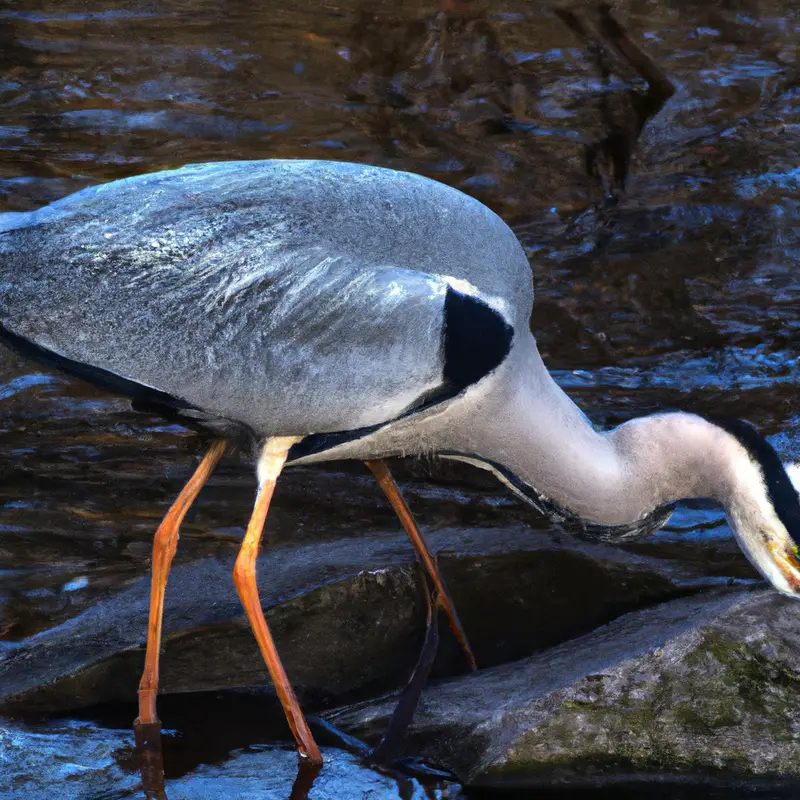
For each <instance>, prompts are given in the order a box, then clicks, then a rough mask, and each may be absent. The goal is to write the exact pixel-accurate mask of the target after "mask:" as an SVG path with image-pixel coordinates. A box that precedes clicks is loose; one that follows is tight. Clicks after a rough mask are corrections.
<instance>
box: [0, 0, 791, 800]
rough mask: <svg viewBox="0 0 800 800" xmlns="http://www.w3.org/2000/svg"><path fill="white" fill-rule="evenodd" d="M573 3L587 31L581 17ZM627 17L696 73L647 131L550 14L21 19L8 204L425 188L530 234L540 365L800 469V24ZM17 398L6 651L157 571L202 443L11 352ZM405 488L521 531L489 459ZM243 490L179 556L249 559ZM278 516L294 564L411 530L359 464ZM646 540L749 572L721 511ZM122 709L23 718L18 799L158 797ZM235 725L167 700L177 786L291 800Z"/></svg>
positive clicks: (621, 408)
mask: <svg viewBox="0 0 800 800" xmlns="http://www.w3.org/2000/svg"><path fill="white" fill-rule="evenodd" d="M572 8H573V10H574V11H575V14H576V16H577V18H578V19H591V18H592V17H591V14H592V13H593V12H592V9H593V6H592V5H591V4H589V3H583V4H581V3H575V4H574V5H573V6H572ZM614 13H615V14H616V16H617V18H618V19H619V20H620V21H621V22H622V23H623V24H624V25H625V26H626V28H627V30H628V31H629V33H630V35H631V37H632V39H633V40H634V41H636V42H638V43H639V44H640V45H641V46H642V47H643V48H644V49H645V51H646V52H647V53H648V54H649V56H650V57H651V58H652V60H653V62H654V63H655V64H656V65H658V67H659V68H660V70H662V71H663V72H664V73H665V74H666V75H667V76H668V77H669V79H670V80H671V81H672V83H673V85H674V88H675V92H674V94H672V96H671V97H669V98H661V99H660V100H659V101H658V103H657V104H656V105H657V106H658V105H663V107H660V108H655V110H656V112H657V113H655V115H654V116H653V114H652V111H653V109H651V110H650V112H651V113H650V115H649V116H648V115H647V114H645V115H642V113H641V108H642V98H643V97H649V95H648V93H647V86H648V84H647V83H646V81H645V80H644V79H643V78H642V75H641V71H640V70H637V69H636V68H635V67H634V66H632V65H631V64H630V63H627V62H626V61H625V60H624V59H622V58H621V57H619V55H615V54H614V53H613V52H609V53H606V55H605V56H602V57H599V56H598V55H597V52H598V48H597V47H596V46H595V44H594V43H593V42H592V41H591V40H589V39H586V38H582V37H581V36H580V35H578V34H577V33H576V30H575V29H574V26H573V27H571V26H570V25H569V24H567V20H566V18H565V16H564V14H556V13H554V11H553V9H552V8H551V7H550V6H549V5H548V4H545V3H541V4H539V3H530V2H524V1H523V0H497V2H491V3H488V2H487V3H484V4H480V3H478V2H468V1H466V0H442V3H441V4H440V5H437V4H436V3H435V2H431V0H428V2H423V0H393V1H392V2H389V0H383V1H382V2H381V1H380V0H378V1H373V0H369V2H368V1H367V0H364V2H358V0H343V2H338V3H329V2H320V3H309V2H303V3H294V2H286V0H273V2H270V3H262V4H255V3H247V2H240V1H239V0H228V2H225V3H219V2H209V1H208V0H197V1H196V2H193V3H188V2H185V1H184V0H151V1H149V2H141V3H130V2H128V3H123V2H114V0H111V1H110V2H106V3H104V4H102V8H101V7H100V5H99V4H89V3H84V2H79V1H76V0H59V2H52V0H49V1H48V0H38V1H37V2H36V3H34V2H32V1H31V0H3V1H2V2H0V211H19V210H27V209H31V208H35V207H37V206H39V205H42V204H44V203H47V202H50V201H52V200H55V199H57V198H59V197H62V196H64V195H66V194H68V193H69V192H72V191H75V190H77V189H80V188H82V187H84V186H88V185H92V184H95V183H98V182H103V181H108V180H112V179H116V178H122V177H125V176H129V175H135V174H139V173H142V172H148V171H154V170H158V169H164V168H169V167H175V166H178V165H181V164H184V163H188V162H202V161H210V160H230V159H257V158H276V157H282V158H330V159H341V160H349V161H356V162H363V163H370V164H376V165H381V166H388V167H394V168H396V169H404V170H410V171H414V172H419V173H422V174H425V175H428V176H430V177H433V178H436V179H437V180H440V181H443V182H445V183H448V184H450V185H452V186H455V187H458V188H460V189H462V190H463V191H465V192H468V193H470V194H472V195H474V196H475V197H477V198H479V199H480V200H482V201H483V202H485V203H486V204H488V205H489V206H490V207H491V208H493V209H494V210H495V211H497V212H498V213H499V214H500V215H501V216H503V217H504V218H505V219H506V220H507V221H508V222H509V224H511V225H512V226H513V227H514V229H515V231H516V232H517V234H518V236H519V237H520V240H521V241H522V243H523V245H524V247H525V249H526V251H527V253H528V255H529V258H530V262H531V267H532V273H533V278H534V280H535V285H536V291H537V301H536V308H535V312H534V317H533V320H532V327H533V329H534V332H535V333H536V336H537V338H538V341H539V344H540V349H541V351H542V354H543V356H544V358H545V362H546V363H547V365H548V366H549V368H550V369H551V370H552V371H553V373H554V375H555V377H556V378H557V380H558V381H559V383H560V384H561V385H562V386H563V387H564V388H565V389H566V390H567V391H568V392H569V393H570V394H571V395H572V396H573V398H574V399H575V400H576V401H577V402H578V403H579V404H580V405H581V406H582V407H583V408H584V409H585V410H586V412H587V413H588V414H589V415H590V416H591V417H592V419H593V420H594V421H596V422H597V423H598V424H599V425H613V424H617V423H619V422H621V421H624V420H625V419H628V418H630V417H632V416H637V415H640V414H645V413H649V412H652V411H655V410H658V409H663V408H684V409H695V410H699V411H704V412H715V413H721V414H729V415H733V416H739V417H743V418H746V419H748V420H750V421H751V422H753V423H754V424H755V425H757V426H758V427H759V428H760V429H761V430H762V431H763V432H764V433H765V434H767V435H768V436H769V437H770V440H771V441H772V442H773V444H774V445H775V446H776V448H777V449H778V450H779V452H780V454H781V456H782V457H783V458H784V459H786V460H792V459H794V460H800V407H799V406H798V403H797V397H798V388H800V276H799V275H798V270H799V269H800V267H799V266H798V265H799V264H800V209H799V208H798V197H799V196H800V171H798V164H800V129H799V128H798V123H800V73H799V72H798V52H797V45H798V41H800V35H799V34H800V9H798V6H797V4H796V3H793V2H791V1H790V0H726V2H724V3H695V2H687V0H625V1H621V2H619V3H617V4H615V12H614ZM650 85H651V86H652V81H651V83H650ZM0 400H1V401H2V406H1V409H2V410H1V411H0V473H2V480H0V504H2V516H1V517H0V645H2V643H3V642H6V643H11V642H19V641H23V640H25V639H26V638H27V637H30V636H32V635H34V634H36V633H37V632H41V631H44V630H47V629H49V628H52V627H53V626H55V625H58V624H60V623H62V622H64V621H65V620H67V619H69V618H71V617H74V616H76V615H77V614H79V613H81V612H82V611H83V610H85V609H86V608H88V607H90V606H91V605H92V604H94V603H96V602H98V600H100V599H102V598H103V597H106V596H108V595H109V594H110V593H112V592H114V591H117V590H118V589H119V588H120V587H121V586H125V585H126V584H128V583H130V582H131V581H133V580H135V579H136V578H138V577H140V576H142V575H144V574H146V572H147V570H148V568H149V551H150V543H151V538H152V533H153V531H154V529H155V527H156V526H157V524H158V521H159V519H160V517H161V516H162V515H163V513H164V510H165V508H166V507H167V506H168V504H169V502H170V501H171V498H172V497H174V495H175V494H176V493H177V491H178V490H179V488H180V486H181V484H182V482H183V481H184V480H185V479H186V476H187V473H188V470H189V468H190V464H191V462H192V459H193V458H194V457H195V445H194V443H193V437H192V436H191V435H190V434H189V433H188V432H187V431H185V430H183V429H181V428H179V427H177V426H174V425H170V424H167V423H165V422H163V421H161V420H158V419H155V418H149V417H146V416H141V415H137V414H134V413H133V412H131V411H130V410H129V408H128V406H127V403H126V402H125V401H123V400H121V399H118V398H114V397H111V396H109V395H106V394H103V393H101V392H99V391H98V390H95V389H93V388H91V387H87V386H85V385H82V384H80V383H78V382H76V381H73V380H70V379H67V378H64V377H62V376H59V375H57V374H55V373H52V372H49V371H47V370H45V369H42V368H40V367H39V366H37V365H35V364H32V363H30V362H27V361H24V360H22V359H20V358H18V357H17V356H15V355H12V354H10V353H7V352H5V351H3V352H2V353H0ZM398 477H399V478H400V479H401V483H402V484H403V486H404V488H405V489H406V491H407V493H408V494H409V496H410V497H412V498H413V500H414V506H415V511H416V512H417V514H418V516H419V517H420V519H421V520H424V524H425V527H426V529H428V530H436V529H438V528H446V527H448V526H452V525H455V524H458V525H473V526H481V527H498V528H503V527H506V526H510V525H516V524H520V523H521V522H522V523H525V524H531V522H530V512H529V511H528V510H527V509H524V508H522V507H521V506H519V505H518V504H517V503H516V501H514V500H513V498H508V497H507V496H506V495H505V494H504V492H503V490H502V488H499V487H496V486H495V485H494V484H492V483H491V482H490V481H488V480H487V479H485V478H484V477H483V476H474V475H473V474H472V473H469V472H468V471H467V470H458V469H455V470H454V469H453V468H447V469H445V468H443V467H440V466H437V465H436V464H433V465H430V464H424V465H420V464H416V463H407V464H401V465H400V466H399V467H398ZM311 484H313V485H315V486H316V487H318V488H316V489H315V490H314V491H313V502H309V499H308V498H309V490H308V488H307V487H308V486H309V485H311ZM252 490H253V479H252V468H251V466H250V465H249V464H248V463H247V461H246V459H244V460H243V459H236V458H229V459H227V460H226V461H225V462H224V463H223V466H222V469H221V470H220V472H219V474H218V475H217V476H216V477H215V478H214V479H213V480H212V482H211V484H210V486H209V488H208V490H207V491H206V492H204V494H203V495H202V496H201V498H200V500H199V502H198V505H197V509H196V511H195V512H194V513H193V514H192V515H191V516H190V518H189V520H188V521H187V524H186V525H185V527H184V531H183V533H182V540H181V541H182V544H181V553H180V558H182V559H184V558H185V559H193V558H200V557H202V556H204V555H214V554H217V553H219V552H220V551H223V552H226V553H227V552H230V553H233V552H234V550H235V547H236V544H237V542H238V540H239V538H240V536H241V533H242V527H241V526H242V525H243V520H245V519H246V515H247V513H248V510H249V506H250V504H251V502H252ZM476 492H477V493H478V494H479V495H480V497H481V498H482V502H476V499H475V497H476ZM275 503H276V505H275V510H274V518H275V519H276V521H275V524H274V526H273V528H272V533H271V535H272V542H273V545H274V546H277V547H281V546H284V545H285V544H287V542H295V543H296V542H297V541H298V540H299V541H301V542H308V543H312V544H313V542H315V541H319V540H324V539H326V538H330V537H335V536H337V535H338V532H339V531H341V530H342V528H344V527H348V528H358V529H359V530H363V531H365V532H369V531H371V530H373V531H374V530H379V529H385V528H386V527H389V526H391V525H393V524H395V523H394V522H393V518H392V516H391V512H390V511H389V510H388V509H387V508H385V507H384V505H383V503H382V501H381V499H380V497H379V496H377V495H376V494H375V493H374V492H373V491H372V489H371V487H369V485H368V482H366V481H365V480H364V479H363V478H362V477H361V473H360V472H359V471H358V470H356V469H351V468H349V467H340V466H338V465H335V466H334V467H333V468H327V469H303V470H297V472H296V473H290V474H289V475H288V476H287V478H286V481H285V482H284V484H283V485H282V488H281V491H280V492H279V493H278V496H277V497H276V501H275ZM271 519H273V517H272V516H271ZM538 524H539V525H540V527H541V526H542V525H544V523H538ZM629 547H630V549H632V550H634V551H638V552H650V553H658V554H660V555H662V556H664V557H668V558H673V559H677V560H680V559H690V560H691V559H694V560H698V559H708V560H709V563H710V564H713V565H714V566H713V567H710V569H713V570H716V574H718V576H719V577H720V578H722V579H725V578H727V577H734V578H743V579H748V578H751V577H753V575H752V572H751V571H750V569H749V567H748V566H747V564H746V563H745V562H744V560H743V559H742V558H741V557H739V556H738V554H737V550H736V548H735V546H734V545H733V543H732V541H731V538H730V532H729V530H728V528H727V526H726V524H725V522H724V519H723V517H722V516H721V514H720V512H719V511H718V510H716V509H713V508H711V507H710V506H707V505H705V504H703V503H692V504H687V505H686V506H683V507H681V508H680V509H679V510H678V512H677V513H676V514H675V516H674V517H673V519H672V520H671V522H670V523H669V525H668V526H667V527H666V528H665V529H664V530H662V531H660V532H658V533H656V534H654V535H653V536H651V537H650V538H649V539H647V540H646V541H644V542H641V543H637V544H634V545H630V546H629ZM133 692H134V688H133V687H131V695H132V697H135V695H133ZM132 709H133V705H131V706H130V707H129V708H128V707H126V708H124V709H122V710H119V709H104V710H103V709H101V710H100V711H98V712H97V713H95V714H94V716H92V715H90V718H88V719H87V718H85V717H82V718H80V719H78V718H63V717H62V718H59V719H56V720H54V719H44V720H42V719H37V720H34V721H30V720H29V721H27V722H25V723H24V724H23V723H22V722H19V723H18V722H13V723H11V722H10V723H9V727H8V729H7V730H6V732H5V733H3V731H2V730H0V746H4V747H5V753H6V755H8V753H12V754H14V756H13V758H12V761H13V774H14V776H15V780H16V781H17V783H16V784H15V785H16V786H17V788H18V789H20V791H22V789H23V788H24V790H25V792H26V794H25V796H26V797H35V796H42V797H46V796H48V797H49V796H52V795H49V794H47V787H46V785H44V784H42V783H37V779H36V775H37V772H38V773H41V774H45V773H43V772H42V770H44V767H43V765H44V764H47V763H52V762H53V758H55V757H56V756H54V755H53V754H54V753H56V754H57V756H58V758H60V759H61V760H62V761H63V773H62V774H63V775H64V776H65V777H66V778H69V780H71V781H72V783H71V784H70V786H71V787H73V788H71V789H70V792H72V791H73V789H74V793H73V794H68V795H64V796H70V797H72V796H75V797H78V796H80V797H87V798H89V797H95V796H98V797H99V796H102V797H108V798H112V797H128V796H137V792H139V789H138V788H137V787H138V783H137V781H138V777H137V776H136V773H135V770H133V769H132V768H131V767H130V763H129V762H130V748H131V746H132V744H131V737H130V734H129V732H128V730H127V720H128V719H129V718H130V717H132V715H133V711H132ZM237 713H238V712H237ZM214 714H215V715H212V716H211V717H209V719H208V720H205V721H204V720H202V719H201V720H197V719H194V718H193V717H192V714H191V713H189V712H188V711H186V710H185V709H184V710H181V709H180V708H178V707H177V706H176V710H175V714H174V719H175V720H176V722H177V724H176V728H175V730H176V733H175V737H174V742H181V741H183V743H184V744H183V745H180V744H175V745H174V746H171V747H172V753H173V757H172V759H171V761H170V759H169V758H168V759H167V762H168V763H167V765H166V768H167V776H168V790H169V792H170V794H169V796H170V798H174V797H183V796H186V797H188V796H193V797H201V796H203V797H204V796H211V795H212V793H213V796H217V797H222V796H231V797H234V796H245V794H246V796H248V797H262V796H263V797H273V796H275V797H282V796H286V794H287V791H288V789H287V787H288V786H290V785H291V782H292V779H293V759H292V757H291V751H290V750H287V749H286V747H285V746H282V745H280V744H275V742H276V741H278V740H281V739H285V734H284V733H283V732H282V729H280V730H278V731H277V732H274V733H273V732H271V730H269V731H268V730H266V729H264V728H263V726H262V727H260V728H259V726H258V725H255V724H250V723H248V724H247V725H242V726H238V727H237V725H236V724H234V723H235V719H236V717H235V715H234V712H233V711H230V710H229V711H225V709H224V708H222V709H217V711H215V712H214ZM3 737H4V738H3ZM187 742H188V744H187ZM201 742H202V745H201V744H200V743H201ZM179 751H180V752H179ZM23 753H24V758H23V756H22V754H23ZM231 753H233V755H231ZM167 755H169V752H168V753H167ZM248 759H255V760H256V761H259V760H260V761H261V762H263V766H260V767H259V769H260V770H261V771H262V772H264V774H267V773H269V775H270V781H272V783H271V784H270V785H269V786H268V785H267V784H266V783H265V784H264V785H263V786H260V787H259V788H255V787H254V785H252V784H247V786H245V783H244V782H246V781H248V780H250V778H247V777H243V776H246V775H252V766H251V768H250V769H249V771H248V769H245V768H244V767H243V766H242V765H243V763H244V762H245V761H247V760H248ZM330 761H331V763H332V764H333V765H334V766H333V767H332V768H331V771H329V772H328V773H327V775H328V777H327V778H326V779H325V780H326V781H328V783H325V782H324V781H323V783H322V784H319V785H318V786H317V787H316V788H315V792H317V793H318V794H315V795H312V796H319V797H323V796H330V797H343V796H353V797H356V796H362V795H363V796H367V793H368V792H373V794H370V795H369V796H371V797H384V796H385V797H394V796H398V797H400V796H402V797H412V796H413V797H417V796H419V797H422V796H426V795H427V796H447V797H451V796H456V793H457V792H458V791H459V789H458V787H457V786H455V785H454V784H452V783H448V782H446V781H445V782H436V781H433V782H430V781H427V782H426V781H423V782H422V783H418V782H415V781H414V780H412V779H410V778H409V779H404V778H397V777H386V776H385V775H381V774H379V773H376V772H374V771H371V770H369V769H367V768H365V767H363V766H362V765H360V764H359V762H358V761H357V760H356V759H355V758H354V757H352V756H350V755H348V754H347V753H345V751H342V750H331V751H330ZM253 763H256V762H253ZM6 764H7V765H8V761H7V762H6ZM220 765H221V766H220ZM47 774H50V773H47ZM42 780H44V778H43V779H42ZM237 780H238V781H240V783H238V784H237V783H236V781H237ZM337 781H338V783H337ZM99 786H102V787H103V789H102V792H103V793H102V795H101V794H97V792H98V791H100V790H99V789H97V787H99ZM92 787H94V788H92ZM342 787H347V788H346V790H345V789H343V788H342ZM343 791H346V792H347V793H348V794H347V795H345V794H342V792H343ZM37 792H40V793H41V794H40V795H37V794H36V793H37ZM81 792H83V794H81ZM92 792H95V793H94V794H93V793H92ZM203 792H206V794H203Z"/></svg>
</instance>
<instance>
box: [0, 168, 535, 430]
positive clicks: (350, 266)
mask: <svg viewBox="0 0 800 800" xmlns="http://www.w3.org/2000/svg"><path fill="white" fill-rule="evenodd" d="M441 275H448V276H454V277H455V278H459V279H463V280H466V281H468V282H470V283H471V284H473V285H474V286H476V287H477V289H478V290H479V291H480V292H482V293H484V295H485V296H487V297H490V298H494V301H493V302H496V303H497V304H499V305H500V306H501V307H503V308H504V310H505V312H506V315H507V316H509V317H516V318H517V319H524V320H525V323H527V318H528V315H529V313H530V307H531V305H532V290H531V285H530V271H529V268H528V265H527V261H526V260H525V257H524V254H522V251H521V248H520V247H519V244H518V243H517V242H516V239H515V237H514V235H513V233H511V232H510V230H509V229H508V228H507V227H506V226H505V225H504V224H503V223H502V222H501V221H500V220H499V218H497V217H495V216H494V215H493V214H492V213H491V212H490V211H489V210H488V209H486V208H485V207H484V206H482V205H481V204H480V203H477V202H476V201H474V200H472V199H470V198H468V197H466V196H465V195H462V194H461V193H459V192H456V191H455V190H452V189H449V188H447V187H445V186H442V185H441V184H437V183H435V182H432V181H429V180H426V179H424V178H421V177H419V176H414V175H409V174H406V173H396V172H392V171H388V170H381V169H375V168H370V167H362V166H358V165H352V164H335V163H333V162H303V161H275V162H270V161H263V162H230V163H220V164H206V165H196V166H190V167H185V168H183V169H180V170H176V171H173V172H162V173H155V174H152V175H143V176H138V177H135V178H129V179H126V180H123V181H116V182H114V183H110V184H105V185H102V186H97V187H92V188H90V189H86V190H84V191H82V192H79V193H77V194H75V195H71V196H69V197H66V198H64V199H63V200H60V201H58V202H56V203H53V204H51V205H50V206H47V207H45V208H43V209H40V210H39V211H36V212H31V213H30V214H14V215H3V216H0V322H1V323H2V324H3V325H4V326H6V327H7V328H8V329H9V330H10V331H12V332H13V333H15V334H17V335H19V336H22V337H24V338H25V339H27V340H29V341H32V342H34V343H35V344H37V345H38V346H40V347H43V348H46V349H49V350H52V351H53V352H55V353H57V354H59V355H61V356H64V357H67V358H70V359H74V360H76V361H79V362H83V363H87V364H91V365H92V366H94V367H98V368H101V369H104V370H108V371H109V372H112V373H114V374H117V375H120V376H122V377H124V378H127V379H129V380H131V381H134V382H136V383H138V384H141V385H144V386H148V387H152V388H154V389H157V390H159V391H161V392H165V393H167V394H170V395H172V396H175V397H177V398H179V399H182V400H184V401H186V402H187V403H188V404H189V405H191V406H195V407H196V408H199V409H202V410H204V411H206V412H209V413H210V414H211V415H212V416H213V415H215V414H216V415H219V416H220V417H223V418H228V419H232V420H235V421H236V422H239V423H241V424H243V425H246V426H247V427H250V428H252V429H253V430H254V431H255V432H257V433H259V434H262V435H278V434H287V435H289V434H303V433H312V432H326V431H340V430H351V429H354V428H361V427H367V426H369V425H374V424H378V423H381V422H385V421H388V420H390V419H393V418H395V417H397V416H398V415H400V414H401V413H403V411H405V410H406V409H408V408H409V407H411V406H413V404H414V403H415V401H417V400H418V399H419V398H420V397H422V396H425V395H427V394H429V393H430V392H431V391H432V390H435V389H436V387H437V386H438V385H439V384H440V383H441V381H442V369H443V362H442V359H443V354H442V334H443V324H444V318H443V306H444V299H445V293H446V291H447V282H446V281H445V280H444V279H443V278H442V277H440V276H441Z"/></svg>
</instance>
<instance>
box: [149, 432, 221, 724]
mask: <svg viewBox="0 0 800 800" xmlns="http://www.w3.org/2000/svg"><path fill="white" fill-rule="evenodd" d="M225 446H226V442H225V441H224V440H222V439H216V440H215V441H214V443H213V444H212V445H211V447H210V448H209V450H208V452H207V453H206V454H205V456H203V460H202V461H201V462H200V464H199V466H198V467H197V469H196V470H195V473H194V475H192V477H191V478H189V481H188V483H187V484H186V486H184V487H183V489H182V490H181V493H180V494H179V495H178V498H177V499H176V500H175V502H174V503H173V504H172V507H171V508H170V510H169V511H167V514H166V516H165V517H164V519H163V520H162V522H161V524H160V525H159V526H158V530H157V531H156V535H155V539H154V540H153V567H152V569H153V582H152V584H151V586H150V621H149V623H148V625H147V653H146V655H145V659H144V672H143V673H142V679H141V681H140V682H139V716H138V717H137V718H136V721H135V723H134V725H154V724H158V716H157V715H156V694H157V693H158V658H159V651H160V649H161V623H162V620H163V617H164V590H165V589H166V586H167V576H168V575H169V568H170V565H171V564H172V559H173V557H174V555H175V551H176V550H177V548H178V530H179V528H180V525H181V522H183V518H184V517H185V516H186V512H187V511H188V510H189V508H190V506H191V505H192V503H194V501H195V500H196V499H197V495H198V494H200V490H201V489H202V488H203V486H205V484H206V482H207V481H208V479H209V477H210V476H211V473H212V472H213V471H214V468H215V467H216V466H217V464H218V463H219V461H220V459H221V458H222V454H223V453H224V452H225Z"/></svg>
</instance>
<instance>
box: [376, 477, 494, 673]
mask: <svg viewBox="0 0 800 800" xmlns="http://www.w3.org/2000/svg"><path fill="white" fill-rule="evenodd" d="M364 463H365V464H366V465H367V468H368V469H369V470H370V471H371V472H372V474H373V475H374V476H375V478H376V479H377V481H378V483H379V484H380V487H381V489H383V491H384V492H385V493H386V497H387V498H388V499H389V502H390V503H391V505H392V508H393V509H394V510H395V513H396V514H397V516H398V517H400V523H401V524H402V526H403V528H404V530H405V532H406V533H407V534H408V538H409V539H411V544H412V546H413V547H414V550H415V551H416V554H417V558H418V559H419V561H420V563H421V564H422V566H423V567H424V568H425V571H426V572H427V573H428V575H429V576H430V579H431V581H433V586H434V590H435V593H436V596H437V603H438V605H439V606H440V607H441V608H442V609H443V610H444V613H445V614H446V615H447V620H448V622H449V623H450V628H451V630H452V631H453V633H454V634H455V637H456V639H457V640H458V643H459V644H460V645H461V649H462V650H463V651H464V654H465V655H466V657H467V661H468V662H469V667H470V669H471V670H473V671H474V670H476V669H477V668H478V666H477V664H476V663H475V656H474V655H473V653H472V648H471V647H470V646H469V641H468V640H467V635H466V634H465V633H464V629H463V628H462V627H461V621H460V620H459V619H458V614H457V613H456V608H455V606H454V605H453V601H452V600H451V599H450V595H449V593H448V591H447V587H446V586H445V585H444V579H443V578H442V576H441V574H440V572H439V568H438V567H437V566H436V562H435V561H434V559H433V557H432V556H431V553H430V550H428V546H427V545H426V544H425V540H424V539H423V538H422V534H421V533H420V532H419V528H418V527H417V523H416V522H415V521H414V517H413V516H412V514H411V511H410V510H409V508H408V506H407V505H406V501H405V500H404V499H403V495H402V494H400V489H399V488H398V486H397V484H396V483H395V482H394V478H393V477H392V473H391V472H389V467H387V466H386V462H385V461H365V462H364Z"/></svg>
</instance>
